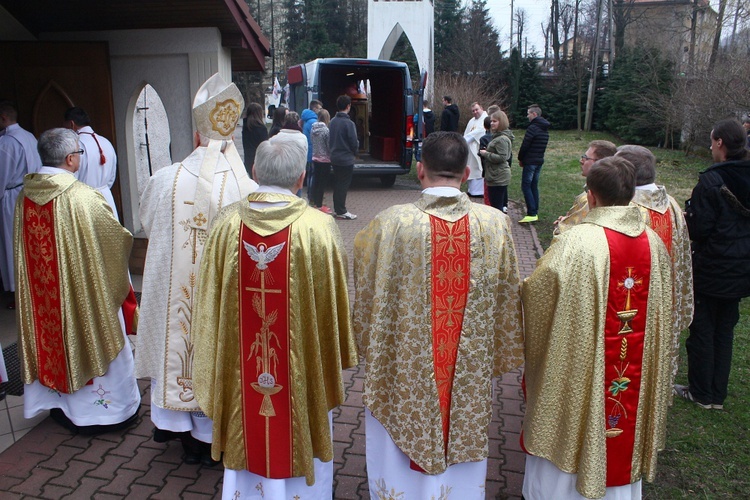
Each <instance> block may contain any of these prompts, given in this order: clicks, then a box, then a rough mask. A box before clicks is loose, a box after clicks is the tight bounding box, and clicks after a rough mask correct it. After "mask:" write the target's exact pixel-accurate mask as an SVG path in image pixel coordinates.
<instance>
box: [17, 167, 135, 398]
mask: <svg viewBox="0 0 750 500" xmlns="http://www.w3.org/2000/svg"><path fill="white" fill-rule="evenodd" d="M27 197H28V198H29V199H30V200H31V201H33V202H35V203H37V204H39V205H44V204H46V203H47V202H49V201H51V200H54V227H55V244H56V246H57V255H56V257H57V267H58V272H59V277H60V283H59V293H60V298H61V300H60V303H61V309H62V324H63V336H64V349H65V355H64V356H63V357H62V359H65V360H67V366H65V367H63V368H64V369H65V370H66V372H67V374H68V379H69V387H70V392H75V391H77V390H78V389H80V388H81V387H83V386H84V385H85V384H86V383H87V382H88V381H89V380H91V379H92V378H94V377H99V376H102V375H104V373H106V371H107V369H108V367H109V364H110V363H111V362H112V360H114V359H115V357H116V356H117V355H118V354H119V352H120V351H121V350H122V348H123V346H124V345H125V339H124V337H123V334H122V328H121V327H120V321H119V319H118V315H117V313H118V311H119V309H120V308H121V307H122V303H123V301H124V300H125V297H126V296H127V294H128V292H129V290H130V280H129V277H128V258H129V256H130V249H131V246H132V244H133V237H132V236H131V234H130V233H129V232H128V230H127V229H125V228H124V227H122V226H121V225H120V223H119V222H118V221H117V219H115V217H114V216H113V215H112V209H111V208H110V207H109V205H108V204H107V202H106V200H105V199H104V197H103V196H102V195H101V194H100V193H99V192H98V191H96V190H94V189H92V188H90V187H89V186H87V185H85V184H83V183H81V182H78V181H76V179H75V177H73V176H72V175H67V174H57V175H49V174H29V175H27V176H26V177H25V179H24V188H23V190H22V191H21V194H20V195H19V196H18V201H17V204H16V213H15V221H14V242H15V262H16V279H17V284H16V302H17V305H18V308H17V310H16V316H17V319H18V327H19V334H18V337H19V341H20V343H21V357H22V359H23V362H22V367H23V368H22V370H23V380H24V383H26V384H30V383H32V382H33V381H34V380H37V379H38V376H37V374H38V370H37V359H38V358H37V352H36V349H37V344H36V341H35V331H34V310H33V307H32V295H31V294H32V293H33V292H34V291H33V290H31V286H30V283H29V275H28V269H27V263H26V258H25V252H26V249H25V247H24V240H23V224H24V210H23V206H24V199H26V198H27Z"/></svg>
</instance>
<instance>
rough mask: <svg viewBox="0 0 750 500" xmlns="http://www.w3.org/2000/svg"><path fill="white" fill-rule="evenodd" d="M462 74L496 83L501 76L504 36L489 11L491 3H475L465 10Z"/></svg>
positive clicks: (483, 1)
mask: <svg viewBox="0 0 750 500" xmlns="http://www.w3.org/2000/svg"><path fill="white" fill-rule="evenodd" d="M461 28H462V36H461V42H462V43H459V44H458V47H460V48H461V55H462V56H461V57H460V58H459V61H460V62H461V63H462V64H461V71H462V72H463V73H466V74H468V75H479V76H481V77H483V78H485V79H488V80H489V79H490V78H492V79H493V80H495V79H496V77H497V76H498V75H499V72H500V66H501V63H502V53H501V52H500V35H499V34H498V32H497V30H496V29H495V26H494V24H493V21H492V18H491V17H490V10H489V9H488V8H487V0H474V1H473V2H471V5H469V7H468V9H467V10H466V11H465V14H464V18H463V23H462V25H461Z"/></svg>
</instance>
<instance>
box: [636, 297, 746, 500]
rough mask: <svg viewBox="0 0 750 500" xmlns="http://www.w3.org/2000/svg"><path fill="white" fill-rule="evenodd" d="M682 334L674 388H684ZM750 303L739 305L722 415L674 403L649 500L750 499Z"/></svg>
mask: <svg viewBox="0 0 750 500" xmlns="http://www.w3.org/2000/svg"><path fill="white" fill-rule="evenodd" d="M686 337H687V335H686V334H683V342H682V347H681V352H680V359H681V363H680V372H679V373H678V374H677V383H681V384H687V361H686V360H687V357H686V354H685V342H684V339H685V338H686ZM748 377H750V299H744V300H743V301H742V303H741V304H740V322H739V323H738V324H737V327H736V328H735V330H734V353H733V359H732V373H731V374H730V377H729V393H728V397H727V399H726V401H725V402H724V411H716V410H704V409H702V408H700V407H698V405H696V404H693V403H688V402H686V401H683V400H675V401H674V404H673V406H672V408H670V411H669V417H668V421H667V444H666V449H665V450H664V451H662V452H661V453H660V454H659V462H658V466H657V476H656V481H654V483H653V484H649V483H645V485H644V488H643V492H644V495H645V497H646V498H649V499H672V498H748V492H749V491H750V447H748V442H750V412H749V411H748V409H750V393H748V391H747V390H746V388H745V381H746V380H748Z"/></svg>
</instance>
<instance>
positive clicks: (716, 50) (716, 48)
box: [708, 0, 727, 71]
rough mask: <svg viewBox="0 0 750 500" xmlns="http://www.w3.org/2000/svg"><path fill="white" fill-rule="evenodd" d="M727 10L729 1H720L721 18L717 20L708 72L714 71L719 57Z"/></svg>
mask: <svg viewBox="0 0 750 500" xmlns="http://www.w3.org/2000/svg"><path fill="white" fill-rule="evenodd" d="M726 8H727V0H720V1H719V17H718V18H717V19H716V34H715V35H714V46H713V48H712V49H711V58H710V59H709V60H708V71H711V70H712V69H714V64H715V63H716V58H717V57H718V55H719V42H720V41H721V27H722V25H723V24H724V11H725V10H726Z"/></svg>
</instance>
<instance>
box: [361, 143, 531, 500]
mask: <svg viewBox="0 0 750 500" xmlns="http://www.w3.org/2000/svg"><path fill="white" fill-rule="evenodd" d="M468 154H469V152H468V148H467V146H466V141H465V140H464V139H463V138H462V137H461V136H460V135H458V134H456V133H455V132H436V133H433V134H430V136H429V137H427V139H425V142H424V145H423V152H422V161H421V162H419V163H418V164H417V174H418V176H419V179H420V181H421V183H422V187H423V188H424V190H423V191H422V195H421V197H420V198H419V199H418V200H417V201H416V202H414V203H411V204H407V205H399V206H395V207H392V208H390V209H387V210H385V211H383V212H381V213H380V214H378V215H377V216H376V217H375V219H374V220H373V221H372V222H371V223H370V224H369V225H368V226H367V227H366V228H365V229H363V230H362V231H361V232H360V233H359V234H358V235H357V237H356V239H355V245H354V259H355V261H354V270H355V287H356V306H355V308H354V319H353V322H354V330H355V332H356V335H357V339H358V344H359V348H360V352H361V353H362V355H363V356H364V358H365V388H364V395H363V398H364V402H365V407H366V435H367V437H366V440H367V474H368V482H369V488H370V496H371V497H372V498H390V496H389V495H393V494H398V495H401V496H397V498H452V497H453V496H455V495H460V496H461V498H463V499H484V498H485V488H484V485H485V479H486V475H487V456H488V436H487V434H488V426H489V423H490V418H491V398H492V387H491V381H492V377H493V376H497V375H501V374H503V373H505V372H508V371H510V370H512V369H514V368H516V367H517V366H519V365H520V364H521V362H522V352H523V333H522V329H521V300H520V280H519V276H518V266H517V261H516V255H515V250H514V247H513V240H512V238H511V231H510V224H509V219H508V217H507V216H506V215H505V214H503V213H502V212H501V211H499V210H496V209H494V208H492V207H489V206H485V205H480V204H475V203H472V202H471V201H470V200H469V198H468V196H467V195H466V194H464V193H461V191H460V190H459V187H460V185H461V183H462V182H463V181H465V180H466V178H467V177H468V175H469V171H468V168H467V166H466V163H467V156H468Z"/></svg>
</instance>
